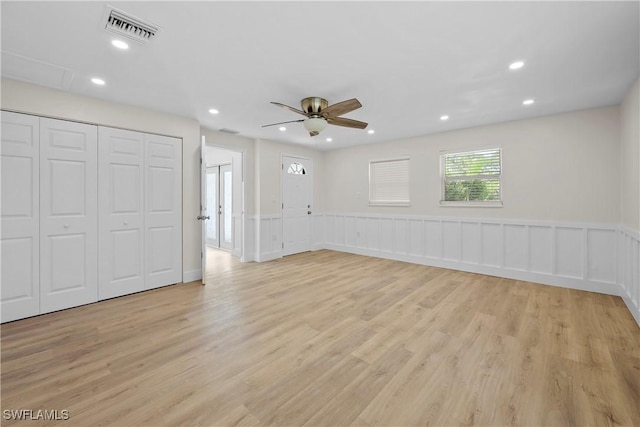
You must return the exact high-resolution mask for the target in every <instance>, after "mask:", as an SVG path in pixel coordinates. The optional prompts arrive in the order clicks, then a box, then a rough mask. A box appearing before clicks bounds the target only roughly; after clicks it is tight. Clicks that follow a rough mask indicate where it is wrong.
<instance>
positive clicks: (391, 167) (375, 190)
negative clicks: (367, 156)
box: [369, 157, 410, 206]
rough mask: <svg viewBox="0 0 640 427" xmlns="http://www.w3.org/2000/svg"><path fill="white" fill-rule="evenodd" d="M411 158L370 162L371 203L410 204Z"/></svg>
mask: <svg viewBox="0 0 640 427" xmlns="http://www.w3.org/2000/svg"><path fill="white" fill-rule="evenodd" d="M409 203H410V198H409V158H408V157H406V158H400V159H389V160H375V161H373V160H372V161H370V162H369V204H370V205H393V206H408V205H409Z"/></svg>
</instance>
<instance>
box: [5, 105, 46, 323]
mask: <svg viewBox="0 0 640 427" xmlns="http://www.w3.org/2000/svg"><path fill="white" fill-rule="evenodd" d="M38 122H39V119H38V117H35V116H28V115H25V114H16V113H8V112H2V142H1V145H0V158H1V160H0V180H1V182H2V184H1V186H2V193H1V199H2V201H1V205H0V218H1V219H0V227H1V228H2V235H1V237H0V253H1V254H2V256H1V260H0V262H1V264H0V265H1V266H2V268H0V270H1V273H0V280H1V282H2V285H1V286H2V289H1V291H2V292H1V294H0V298H1V301H2V302H1V305H2V322H8V321H11V320H16V319H22V318H23V317H28V316H33V315H36V314H38V313H39V312H40V295H39V280H40V279H39V275H40V261H39V256H40V255H39V254H40V251H39V246H40V245H39V240H38V230H39V194H38V188H39V184H40V183H39V169H40V168H39V163H40V159H39V157H38V145H39V137H40V135H39V132H38Z"/></svg>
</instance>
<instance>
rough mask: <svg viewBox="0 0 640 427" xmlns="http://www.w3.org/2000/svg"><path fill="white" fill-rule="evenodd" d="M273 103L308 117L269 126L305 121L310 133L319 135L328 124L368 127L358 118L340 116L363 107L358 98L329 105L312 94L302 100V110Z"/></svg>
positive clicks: (359, 127) (358, 127)
mask: <svg viewBox="0 0 640 427" xmlns="http://www.w3.org/2000/svg"><path fill="white" fill-rule="evenodd" d="M271 103H272V104H273V105H277V106H279V107H282V108H284V109H286V110H290V111H293V112H294V113H298V114H302V115H303V116H305V117H306V119H300V120H290V121H288V122H280V123H272V124H270V125H264V126H262V127H263V128H264V127H268V126H277V125H283V124H285V123H299V122H303V125H304V127H305V129H307V130H308V131H309V135H311V136H316V135H318V134H319V133H320V132H321V131H322V130H323V129H324V128H325V127H327V125H336V126H344V127H348V128H356V129H364V128H366V127H367V123H365V122H361V121H358V120H353V119H347V118H344V117H339V116H341V115H343V114H347V113H349V112H351V111H353V110H357V109H358V108H360V107H362V104H360V101H358V100H357V99H356V98H353V99H348V100H346V101H342V102H338V103H337V104H333V105H329V103H328V102H327V100H326V99H324V98H320V97H317V96H311V97H309V98H304V99H303V100H302V101H300V105H301V106H302V110H298V109H297V108H293V107H289V106H288V105H284V104H281V103H279V102H271Z"/></svg>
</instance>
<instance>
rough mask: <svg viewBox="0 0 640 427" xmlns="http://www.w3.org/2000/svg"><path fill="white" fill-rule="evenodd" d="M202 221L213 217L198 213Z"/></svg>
mask: <svg viewBox="0 0 640 427" xmlns="http://www.w3.org/2000/svg"><path fill="white" fill-rule="evenodd" d="M197 219H199V220H200V221H204V220H205V219H211V217H209V216H204V215H198V218H197Z"/></svg>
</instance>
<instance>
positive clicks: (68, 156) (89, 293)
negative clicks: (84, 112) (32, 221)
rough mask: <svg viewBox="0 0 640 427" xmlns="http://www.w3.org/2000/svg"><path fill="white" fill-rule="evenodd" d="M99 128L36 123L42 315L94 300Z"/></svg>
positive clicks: (50, 120)
mask: <svg viewBox="0 0 640 427" xmlns="http://www.w3.org/2000/svg"><path fill="white" fill-rule="evenodd" d="M97 192H98V187H97V128H96V127H95V126H91V125H85V124H81V123H73V122H67V121H62V120H53V119H45V118H41V119H40V203H41V204H40V208H41V209H40V257H41V258H40V298H41V303H40V312H41V313H47V312H50V311H55V310H61V309H64V308H68V307H74V306H78V305H82V304H87V303H90V302H94V301H97V299H98V286H97V249H98V248H97V243H98V239H97V237H98V236H97V234H98V233H97V232H98V221H97V219H98V212H97V206H98V203H97Z"/></svg>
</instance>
